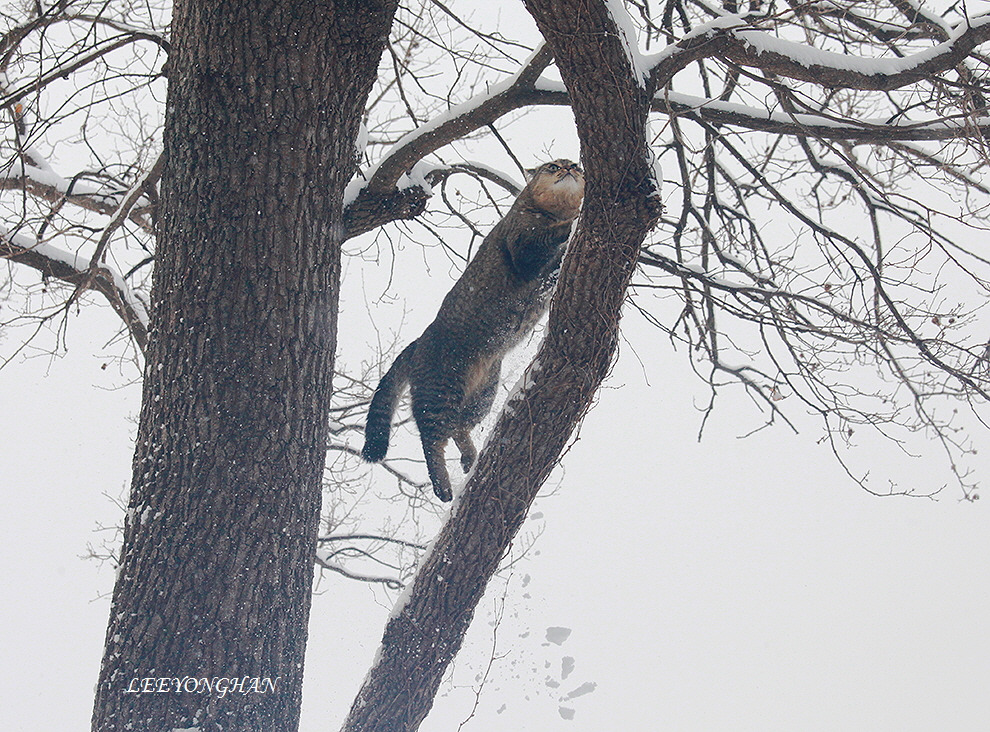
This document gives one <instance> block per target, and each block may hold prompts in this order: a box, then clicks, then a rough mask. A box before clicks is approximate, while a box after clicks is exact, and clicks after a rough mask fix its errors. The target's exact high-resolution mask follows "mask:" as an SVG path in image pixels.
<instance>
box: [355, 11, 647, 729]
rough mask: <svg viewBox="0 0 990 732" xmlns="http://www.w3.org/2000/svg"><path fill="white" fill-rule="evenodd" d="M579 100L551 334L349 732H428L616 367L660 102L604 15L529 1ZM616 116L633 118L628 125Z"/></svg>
mask: <svg viewBox="0 0 990 732" xmlns="http://www.w3.org/2000/svg"><path fill="white" fill-rule="evenodd" d="M527 6H528V8H529V10H530V12H531V13H532V14H533V16H534V17H535V18H536V21H537V24H538V25H539V27H540V30H541V32H542V33H543V35H544V38H546V39H547V44H548V46H550V47H551V48H553V49H554V55H555V57H556V58H557V59H558V66H559V67H560V70H561V75H562V77H563V78H564V81H565V83H566V84H567V86H568V88H569V89H570V91H571V93H572V98H573V108H574V111H575V118H576V122H577V127H578V132H579V135H580V137H581V142H582V149H583V154H582V162H583V163H584V165H585V171H586V174H587V181H588V187H587V191H588V193H587V196H586V198H585V202H584V209H583V210H584V213H583V215H582V222H581V225H580V228H579V230H578V232H577V234H576V235H575V236H574V238H573V240H572V242H571V244H570V246H569V248H568V253H567V256H566V258H565V262H564V264H563V267H562V271H561V277H560V285H559V288H558V292H557V294H556V295H555V298H554V303H553V306H552V309H551V314H550V322H549V325H548V334H547V338H546V341H545V342H544V344H543V347H542V348H541V350H540V353H539V355H538V356H537V358H536V362H535V363H537V364H540V366H538V367H537V366H534V367H531V369H530V371H529V372H528V373H527V376H526V377H525V378H526V379H527V381H531V382H532V385H531V386H530V387H529V388H528V389H527V390H525V392H524V394H523V397H522V398H521V399H518V400H516V401H513V402H510V404H509V405H508V407H507V408H506V410H505V412H503V414H502V416H501V417H500V419H499V422H498V424H497V425H496V427H495V430H494V433H493V435H492V436H491V438H490V439H489V441H488V446H487V447H486V449H485V450H484V451H483V453H482V455H481V457H480V459H479V463H478V466H477V468H476V469H475V472H474V474H473V476H472V477H471V479H470V480H469V482H468V486H467V487H466V489H465V491H464V494H463V495H462V496H461V497H460V499H459V500H458V502H457V503H456V504H455V507H454V509H453V515H452V516H451V518H450V519H449V521H448V522H447V524H446V525H445V526H444V528H443V530H442V531H441V534H440V536H439V537H438V538H437V540H436V543H435V544H434V547H433V550H432V552H431V553H430V555H429V557H428V559H426V560H425V563H424V565H423V567H422V569H421V570H420V572H419V574H418V575H417V577H416V580H415V584H414V587H413V589H412V591H411V594H410V596H409V599H408V602H407V603H406V605H405V606H404V607H402V608H401V609H399V610H398V612H397V613H396V614H395V616H394V617H393V619H392V620H391V621H390V622H389V624H388V626H387V628H386V630H385V637H384V639H383V647H382V652H381V656H380V660H379V663H378V665H377V666H376V667H375V668H374V669H373V670H372V671H371V672H370V673H369V675H368V678H367V679H366V682H365V685H364V688H363V689H362V691H361V693H360V694H359V696H358V698H357V700H356V701H355V703H354V706H353V707H352V709H351V714H350V716H349V718H348V721H347V723H346V724H345V727H344V729H345V730H346V731H347V732H355V731H357V730H361V731H362V732H369V731H370V730H380V731H382V732H384V731H385V730H388V731H389V732H398V731H399V730H415V729H416V728H417V727H418V726H419V724H420V722H421V721H422V719H423V718H424V717H425V715H426V714H427V712H428V711H429V708H430V706H431V705H432V700H433V696H434V694H435V693H436V689H437V687H438V685H439V683H440V679H441V676H442V674H443V672H444V670H445V668H446V667H447V664H448V663H449V662H450V660H451V659H452V658H453V656H454V654H455V653H456V652H457V650H458V649H459V647H460V644H461V641H462V639H463V636H464V633H465V631H466V630H467V627H468V625H469V623H470V621H471V617H472V615H473V612H474V609H475V607H476V606H477V603H478V601H479V600H480V599H481V596H482V594H483V593H484V589H485V586H486V584H487V582H488V580H489V579H490V578H491V576H492V574H493V573H494V572H495V570H496V569H497V568H498V565H499V562H500V561H501V559H502V557H503V556H504V554H505V552H506V550H507V548H508V546H509V543H510V542H511V541H512V538H513V537H514V536H515V534H516V532H517V531H518V529H519V527H520V525H521V524H522V521H523V519H524V518H525V515H526V512H527V510H528V507H529V505H530V504H531V503H532V501H533V499H534V498H535V496H536V493H537V491H538V490H539V488H540V486H541V485H542V484H543V481H544V480H546V478H547V476H548V475H549V473H550V471H551V470H552V468H553V466H554V465H555V464H556V463H557V461H558V459H559V457H560V454H561V452H562V450H563V449H564V447H565V445H566V443H567V440H568V439H569V438H570V435H571V433H572V431H573V429H574V427H575V426H576V425H577V423H578V421H579V420H580V419H581V417H582V416H583V415H584V413H585V411H586V410H587V409H588V406H589V405H590V403H591V400H592V398H593V396H594V394H595V392H596V391H597V389H598V386H599V384H600V383H601V381H602V379H604V378H605V375H606V374H607V373H608V370H609V368H610V365H611V363H612V360H613V358H614V354H615V347H616V343H617V337H618V336H617V331H618V319H619V312H620V308H621V305H622V302H623V300H624V298H625V291H626V287H627V285H628V283H629V279H630V277H631V276H632V272H633V271H634V269H635V264H636V259H637V257H638V254H639V249H640V245H641V243H642V241H643V238H644V237H645V235H646V233H647V231H648V230H649V229H650V228H651V226H652V225H653V222H654V221H655V219H656V217H657V216H658V215H659V202H658V201H657V200H656V198H654V193H655V191H654V189H653V182H652V180H651V178H650V176H651V173H652V171H651V170H650V166H649V164H648V163H647V160H648V159H649V157H648V151H647V146H646V136H645V129H646V118H647V114H648V110H649V96H648V93H647V91H646V90H645V89H642V88H641V87H640V86H639V85H638V84H637V81H636V80H635V79H633V77H632V74H631V73H630V72H631V67H630V64H629V62H628V58H627V57H626V55H625V51H624V49H623V47H622V44H621V39H620V37H619V34H618V30H617V28H616V26H615V23H614V21H613V18H612V16H611V15H610V13H609V12H608V10H607V9H606V7H605V6H604V5H603V4H601V3H599V2H585V3H581V6H582V7H581V8H580V12H577V11H576V10H575V8H574V7H573V2H572V0H569V1H568V2H564V1H563V0H529V2H528V3H527ZM616 110H623V112H624V113H620V114H616Z"/></svg>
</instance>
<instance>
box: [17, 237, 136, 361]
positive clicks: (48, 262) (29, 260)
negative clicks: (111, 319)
mask: <svg viewBox="0 0 990 732" xmlns="http://www.w3.org/2000/svg"><path fill="white" fill-rule="evenodd" d="M0 259H8V260H10V261H12V262H17V263H18V264H23V265H26V266H28V267H31V268H32V269H36V270H38V271H39V272H41V274H42V276H43V277H51V278H54V279H57V280H61V281H62V282H65V283H68V284H70V285H76V286H77V287H82V288H85V289H91V290H96V291H97V292H99V293H100V294H101V295H103V296H104V297H105V298H106V299H107V302H109V303H110V306H111V307H112V308H113V309H114V311H115V312H116V313H117V315H119V316H120V318H121V320H123V321H124V324H125V325H126V326H127V330H128V332H129V333H130V334H131V337H132V338H133V339H134V342H135V343H136V344H137V345H138V348H140V349H141V350H142V351H143V350H144V348H145V346H146V345H147V342H148V313H147V311H146V309H145V307H144V303H142V302H141V300H140V299H139V298H138V297H137V296H136V295H135V293H134V292H133V291H132V290H131V289H130V287H128V286H127V283H126V282H125V281H124V279H123V278H122V277H121V276H120V274H119V273H118V272H116V271H114V270H112V269H111V268H109V267H107V266H105V265H101V266H100V267H96V268H92V269H91V268H89V266H88V263H87V261H86V258H85V257H81V256H79V255H77V254H73V253H72V252H67V251H65V250H63V249H59V248H58V247H55V246H52V245H51V244H47V243H44V242H38V241H35V240H33V239H31V238H29V237H27V236H25V235H23V234H17V233H12V232H8V231H7V230H6V229H2V228H0Z"/></svg>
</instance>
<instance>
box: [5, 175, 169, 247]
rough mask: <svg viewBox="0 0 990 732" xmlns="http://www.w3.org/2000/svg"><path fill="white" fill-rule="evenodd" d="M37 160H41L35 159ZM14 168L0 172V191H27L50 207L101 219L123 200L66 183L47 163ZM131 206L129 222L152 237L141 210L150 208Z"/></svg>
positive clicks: (121, 196)
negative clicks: (80, 211)
mask: <svg viewBox="0 0 990 732" xmlns="http://www.w3.org/2000/svg"><path fill="white" fill-rule="evenodd" d="M32 159H33V158H32ZM39 160H41V159H40V158H39ZM42 162H43V161H42ZM16 167H17V168H18V169H17V170H9V169H8V170H7V171H6V172H2V171H0V191H3V190H17V191H27V192H28V193H30V194H31V195H33V196H36V197H38V198H40V199H42V200H44V201H48V202H49V203H52V204H56V205H57V204H61V203H63V202H67V203H71V204H73V205H74V206H79V207H80V208H83V209H86V210H87V211H93V212H94V213H99V214H103V215H105V216H113V215H114V213H115V212H116V211H117V210H118V209H119V208H120V207H121V203H122V202H123V200H124V198H125V197H126V194H125V193H123V192H119V191H115V192H112V193H108V192H105V191H102V190H101V189H100V188H99V187H98V186H94V185H91V184H88V183H85V182H82V181H81V180H80V178H79V177H74V178H72V179H66V178H64V177H62V176H61V175H59V174H58V173H56V172H55V171H54V170H52V168H51V167H49V166H48V165H47V163H44V166H43V167H37V166H33V165H28V164H26V163H25V164H24V165H20V164H18V165H17V166H16ZM135 204H136V205H137V206H138V208H135V207H134V206H133V205H132V206H131V207H129V219H130V221H131V222H132V223H134V224H136V225H137V226H139V227H141V229H142V230H143V231H145V232H147V233H149V234H151V233H154V228H153V225H152V222H151V220H150V219H149V218H148V216H147V213H148V212H147V209H146V208H145V207H146V206H149V205H150V201H149V200H147V199H146V198H144V197H140V198H139V199H138V200H137V201H135Z"/></svg>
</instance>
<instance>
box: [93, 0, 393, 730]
mask: <svg viewBox="0 0 990 732" xmlns="http://www.w3.org/2000/svg"><path fill="white" fill-rule="evenodd" d="M395 7H396V2H395V0H383V1H382V2H374V1H372V0H361V1H358V0H351V1H350V2H347V1H345V0H339V1H338V2H331V1H329V0H326V1H323V2H307V3H297V2H293V0H250V1H245V2H238V3H226V2H221V1H220V0H206V1H203V0H197V1H196V2H191V1H189V0H183V1H180V2H177V3H176V5H175V10H174V20H173V26H172V27H173V46H174V50H173V53H172V56H171V58H170V61H169V70H168V74H169V81H170V83H169V97H168V104H167V116H166V125H165V138H164V150H165V153H164V154H165V161H166V162H165V169H164V175H163V179H162V212H163V213H162V217H161V231H160V242H159V248H158V257H157V261H156V271H155V285H154V291H153V301H154V305H153V313H152V322H151V328H150V343H149V347H148V353H147V367H146V373H145V379H144V396H143V404H142V410H141V422H140V427H139V432H138V438H137V448H136V453H135V456H134V477H133V483H132V488H131V497H130V503H129V508H128V514H127V521H126V524H125V530H124V543H123V549H122V555H121V565H120V570H119V575H118V579H117V584H116V587H115V589H114V593H113V604H112V608H111V617H110V623H109V628H108V631H107V640H106V649H105V656H104V661H103V667H102V670H101V673H100V680H99V685H98V689H97V696H96V705H95V710H94V714H93V729H94V730H100V731H101V732H109V731H110V730H124V729H129V730H170V729H173V728H186V727H191V726H194V725H195V726H198V727H199V729H201V730H203V732H207V731H209V732H215V731H218V730H221V729H223V730H238V731H239V732H245V731H248V730H257V731H258V732H262V731H264V732H271V731H272V730H279V731H280V732H282V731H287V730H288V731H291V730H294V729H296V728H297V727H298V717H299V705H300V690H301V684H302V673H303V654H304V650H305V643H306V628H307V621H308V616H309V607H310V593H311V582H312V574H313V556H314V551H315V540H316V531H317V526H318V518H319V509H320V496H321V492H320V481H321V476H322V472H323V465H324V460H325V453H326V437H327V413H328V404H329V399H330V392H331V374H332V372H333V354H334V348H335V340H336V312H337V297H338V290H339V269H340V264H339V262H340V259H339V258H340V244H341V240H342V237H343V233H344V223H343V220H342V210H341V202H342V199H343V191H344V186H345V184H346V183H347V180H348V178H349V177H350V176H351V174H352V172H353V169H354V162H355V160H354V141H355V140H356V139H357V133H358V126H359V123H360V119H361V115H362V113H363V111H364V105H365V103H366V100H367V96H368V93H369V91H370V89H371V85H372V83H373V81H374V80H375V78H376V74H377V68H378V61H379V58H380V55H381V52H382V50H383V47H384V43H385V41H386V38H387V34H388V30H389V27H390V25H391V21H392V17H393V15H394V12H395ZM186 677H191V678H195V679H201V678H207V679H211V678H213V677H226V678H239V679H242V680H243V678H244V677H268V678H271V679H273V680H276V679H277V680H276V681H275V691H274V692H272V691H271V687H267V690H268V693H263V694H262V693H251V694H242V693H228V694H226V695H223V696H221V695H219V694H217V693H213V694H209V693H175V688H174V687H175V685H176V684H179V683H181V682H182V680H183V679H185V678H186ZM144 678H155V679H160V678H172V679H174V680H178V681H173V682H167V683H165V684H164V688H166V689H167V690H168V691H169V692H170V693H132V692H129V691H127V690H128V688H131V689H134V688H142V686H141V683H140V682H139V684H138V685H137V687H135V686H133V685H132V684H133V680H134V679H144ZM162 686H163V684H162V682H156V690H160V689H161V687H162ZM249 686H250V682H249V684H248V687H249ZM184 688H185V687H184ZM189 688H196V685H195V684H193V685H191V686H190V687H189ZM200 691H202V689H200Z"/></svg>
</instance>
